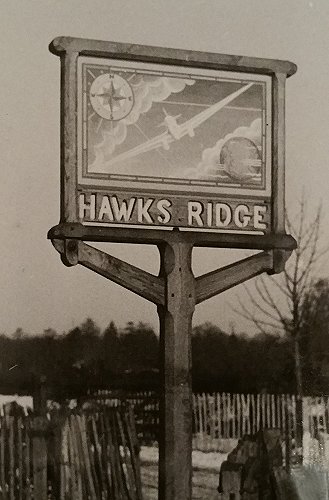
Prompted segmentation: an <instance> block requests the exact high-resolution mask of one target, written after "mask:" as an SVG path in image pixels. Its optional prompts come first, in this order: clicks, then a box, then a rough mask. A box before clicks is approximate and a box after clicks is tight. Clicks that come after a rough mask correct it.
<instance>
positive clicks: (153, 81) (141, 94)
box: [89, 75, 195, 170]
mask: <svg viewBox="0 0 329 500" xmlns="http://www.w3.org/2000/svg"><path fill="white" fill-rule="evenodd" d="M194 83H195V80H192V79H184V78H167V77H157V76H151V75H150V76H148V75H137V77H135V78H134V80H133V81H130V85H131V87H132V89H133V92H134V106H133V109H132V111H131V112H130V113H129V115H128V116H127V117H126V118H124V119H123V120H120V121H119V122H117V123H115V124H114V126H113V129H111V130H108V131H107V130H104V129H101V131H102V132H101V133H102V140H101V141H100V142H99V144H97V145H96V146H95V147H94V154H95V160H94V162H93V163H92V165H90V167H89V168H90V170H93V169H94V170H95V169H96V170H97V168H98V167H100V166H101V165H102V164H103V163H104V161H106V160H107V159H109V157H111V155H112V154H113V153H114V150H115V148H116V146H118V145H119V144H122V143H123V142H124V140H125V139H126V137H127V129H128V126H129V125H133V124H135V123H137V121H138V119H139V117H140V115H141V114H143V113H147V112H148V111H149V110H150V109H151V107H152V104H153V103H154V102H162V101H164V100H165V99H167V98H168V97H169V96H170V95H171V94H176V93H178V92H182V90H184V88H185V87H186V85H193V84H194Z"/></svg>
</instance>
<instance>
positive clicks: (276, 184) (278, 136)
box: [272, 73, 286, 233]
mask: <svg viewBox="0 0 329 500" xmlns="http://www.w3.org/2000/svg"><path fill="white" fill-rule="evenodd" d="M272 82H273V83H272V84H273V90H272V92H273V103H274V106H273V116H272V120H273V132H272V136H273V142H272V203H273V214H272V219H273V220H272V224H273V231H274V232H275V233H284V232H285V84H286V74H285V73H276V74H275V75H274V77H273V79H272Z"/></svg>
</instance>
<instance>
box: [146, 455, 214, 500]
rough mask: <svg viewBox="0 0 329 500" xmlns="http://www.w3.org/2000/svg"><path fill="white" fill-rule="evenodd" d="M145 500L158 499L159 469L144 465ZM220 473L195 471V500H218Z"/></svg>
mask: <svg viewBox="0 0 329 500" xmlns="http://www.w3.org/2000/svg"><path fill="white" fill-rule="evenodd" d="M142 483H143V493H144V500H157V499H158V467H157V465H155V464H145V463H143V464H142ZM217 486H218V473H217V472H214V471H209V470H193V500H197V499H204V500H205V499H207V500H218V498H219V495H218V493H217Z"/></svg>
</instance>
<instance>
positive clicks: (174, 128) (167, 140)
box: [106, 83, 253, 166]
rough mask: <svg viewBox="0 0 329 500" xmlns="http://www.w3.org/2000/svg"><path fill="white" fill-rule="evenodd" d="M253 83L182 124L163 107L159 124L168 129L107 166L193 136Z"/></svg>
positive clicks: (120, 155) (107, 163)
mask: <svg viewBox="0 0 329 500" xmlns="http://www.w3.org/2000/svg"><path fill="white" fill-rule="evenodd" d="M252 85H253V83H248V84H247V85H245V86H244V87H241V88H240V89H238V90H236V91H235V92H233V93H232V94H230V95H228V96H226V97H224V99H221V100H220V101H218V102H216V103H215V104H213V105H212V106H209V108H207V109H205V110H204V111H201V112H200V113H198V114H197V115H194V116H193V117H192V118H190V119H189V120H187V121H185V122H184V123H181V124H178V123H177V118H179V116H180V115H178V116H171V115H168V113H167V112H166V111H165V109H163V111H164V114H165V117H164V120H163V122H162V123H161V124H159V125H158V126H161V125H165V126H166V128H167V130H166V131H165V132H163V133H162V134H159V135H157V136H156V137H153V138H152V139H149V140H147V141H146V142H144V143H142V144H140V145H139V146H136V147H134V148H132V149H130V150H129V151H126V152H124V153H121V154H119V155H117V156H115V157H114V158H112V159H111V160H109V161H107V162H106V166H111V165H114V164H115V163H118V162H122V161H125V160H128V159H129V158H134V157H135V156H138V155H140V154H143V153H146V152H148V151H153V150H155V149H158V148H163V149H165V150H168V149H169V148H170V144H171V143H172V142H174V141H179V140H180V139H181V138H182V137H185V136H186V135H188V136H189V137H193V136H194V135H195V129H196V128H197V127H198V126H199V125H201V124H202V123H204V122H205V121H206V120H208V118H210V117H211V116H213V115H214V114H215V113H217V112H218V111H219V110H221V109H222V108H224V107H225V106H227V105H228V104H229V103H230V102H232V101H233V100H234V99H236V98H237V97H238V96H239V95H241V94H243V93H244V92H246V91H247V90H248V89H249V88H250V87H251V86H252Z"/></svg>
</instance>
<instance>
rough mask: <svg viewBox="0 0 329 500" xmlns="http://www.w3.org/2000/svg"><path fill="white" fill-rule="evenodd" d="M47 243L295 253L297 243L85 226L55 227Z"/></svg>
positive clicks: (277, 237) (269, 237)
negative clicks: (178, 243) (177, 244)
mask: <svg viewBox="0 0 329 500" xmlns="http://www.w3.org/2000/svg"><path fill="white" fill-rule="evenodd" d="M48 238H49V239H51V240H52V239H66V238H71V239H78V240H82V241H98V242H112V243H138V244H146V245H161V244H162V243H164V242H166V243H169V244H170V243H171V242H174V241H177V240H179V241H184V242H185V243H188V244H192V245H193V246H194V247H213V248H241V249H251V250H273V249H281V250H294V249H295V248H296V241H295V240H294V238H293V237H292V236H290V235H289V234H282V233H279V234H260V235H259V234H235V233H215V232H213V233H210V232H208V231H184V230H178V229H176V230H168V229H164V228H163V229H144V228H142V227H141V228H133V227H130V228H129V229H125V228H122V227H111V228H108V227H100V226H84V225H83V224H80V223H77V222H73V223H63V224H58V225H57V226H54V227H53V228H51V229H50V231H49V232H48Z"/></svg>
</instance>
